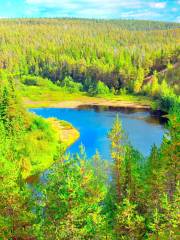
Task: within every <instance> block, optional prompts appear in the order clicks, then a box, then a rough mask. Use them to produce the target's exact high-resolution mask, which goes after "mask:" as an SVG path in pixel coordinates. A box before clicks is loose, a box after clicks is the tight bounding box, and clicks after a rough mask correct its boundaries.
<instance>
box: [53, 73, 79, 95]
mask: <svg viewBox="0 0 180 240" xmlns="http://www.w3.org/2000/svg"><path fill="white" fill-rule="evenodd" d="M57 85H58V86H60V87H64V88H65V89H66V90H68V91H69V92H70V93H75V92H80V91H82V90H83V85H82V84H81V83H77V82H74V80H73V78H72V77H70V76H69V77H65V78H64V79H63V80H62V81H60V80H58V81H57Z"/></svg>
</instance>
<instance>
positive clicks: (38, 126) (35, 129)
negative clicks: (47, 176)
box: [23, 115, 79, 178]
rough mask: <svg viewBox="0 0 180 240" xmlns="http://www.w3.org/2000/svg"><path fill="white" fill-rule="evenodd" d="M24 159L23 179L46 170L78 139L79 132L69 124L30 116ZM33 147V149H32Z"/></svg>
mask: <svg viewBox="0 0 180 240" xmlns="http://www.w3.org/2000/svg"><path fill="white" fill-rule="evenodd" d="M26 137H27V142H28V145H27V146H26V153H27V154H26V156H27V158H26V159H23V161H24V168H23V169H24V171H23V178H27V177H29V176H32V175H35V174H38V173H40V172H43V171H44V170H46V169H48V168H49V167H50V166H51V165H52V164H53V163H54V162H55V161H56V160H58V159H59V158H60V156H61V154H62V153H64V151H65V150H66V149H67V147H69V146H70V145H71V144H73V143H74V142H75V141H76V140H77V139H78V137H79V132H78V131H77V130H76V129H75V128H74V127H73V126H72V125H71V124H69V123H66V122H64V121H63V122H62V121H58V120H57V119H47V120H45V119H43V118H41V117H38V116H36V115H31V123H30V127H29V129H28V131H27V134H26ZM32 146H33V147H32Z"/></svg>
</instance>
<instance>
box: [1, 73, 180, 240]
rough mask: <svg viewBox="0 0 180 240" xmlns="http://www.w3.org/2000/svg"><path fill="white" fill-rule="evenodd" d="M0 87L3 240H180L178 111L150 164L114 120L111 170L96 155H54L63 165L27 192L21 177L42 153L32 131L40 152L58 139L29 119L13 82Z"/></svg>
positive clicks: (4, 80) (6, 81)
mask: <svg viewBox="0 0 180 240" xmlns="http://www.w3.org/2000/svg"><path fill="white" fill-rule="evenodd" d="M1 83H3V84H1V88H0V106H1V108H0V179H1V181H0V238H1V239H22V240H29V239H32V240H33V239H34V240H35V239H38V240H39V239H62V240H64V239H67V240H68V239H114V240H115V239H129V240H130V239H137V240H138V239H178V230H179V218H178V211H179V210H178V209H179V157H180V156H179V152H180V149H179V138H180V118H179V117H180V113H179V109H178V108H177V109H175V108H173V109H171V112H170V113H169V127H168V133H167V135H165V136H164V140H163V143H162V146H161V147H160V149H158V148H157V147H156V146H153V147H152V151H151V154H150V156H149V157H148V158H146V159H145V158H144V157H143V156H142V155H141V153H139V152H138V151H136V150H135V149H134V148H133V147H132V146H131V144H130V143H129V141H128V138H127V136H126V134H125V133H124V132H123V129H122V126H121V122H120V119H118V117H117V119H116V120H115V122H114V124H113V126H112V129H111V130H110V132H109V134H108V137H109V140H110V142H111V156H112V160H113V161H112V163H107V162H105V161H103V160H102V159H101V158H100V156H99V154H98V152H97V153H96V155H95V156H94V157H93V158H92V159H87V157H86V154H85V149H84V148H83V146H81V147H80V152H79V154H76V155H75V156H72V157H71V158H69V159H67V158H66V157H65V156H63V155H61V156H59V155H57V157H58V156H59V159H60V161H58V162H57V163H56V164H55V165H54V166H52V168H51V169H50V171H49V173H48V175H45V176H44V180H43V182H40V183H37V184H35V185H33V186H32V187H30V186H28V184H27V182H26V180H25V179H24V178H23V176H22V172H23V171H24V168H26V166H27V164H25V163H26V160H27V158H29V156H32V157H35V156H36V154H37V152H36V144H37V143H36V144H35V142H34V141H33V142H32V141H31V138H30V137H29V136H30V135H31V131H32V130H33V131H34V130H35V135H34V136H33V139H34V138H35V136H37V139H38V142H39V145H38V146H39V149H38V150H39V151H40V150H41V151H42V150H43V145H44V138H48V139H49V143H48V144H50V142H52V141H53V139H54V137H52V136H51V132H46V129H49V128H48V126H47V125H45V126H44V122H41V121H39V120H34V121H33V124H32V121H30V120H29V116H28V114H27V113H26V112H25V110H23V109H22V106H20V102H19V100H18V97H17V94H16V89H15V85H14V80H13V79H11V78H8V77H7V78H5V77H3V76H1ZM29 121H30V123H29ZM44 131H45V136H44V135H42V133H43V132H44ZM29 134H30V135H29ZM36 134H37V135H36ZM47 147H48V145H45V148H47ZM29 149H31V152H29ZM48 151H52V149H48ZM40 153H41V152H40ZM59 154H60V152H59ZM34 159H35V158H34Z"/></svg>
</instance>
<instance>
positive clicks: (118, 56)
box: [0, 19, 180, 91]
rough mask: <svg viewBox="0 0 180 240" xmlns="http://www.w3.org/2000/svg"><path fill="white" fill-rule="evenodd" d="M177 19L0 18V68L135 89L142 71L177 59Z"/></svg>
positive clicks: (149, 71)
mask: <svg viewBox="0 0 180 240" xmlns="http://www.w3.org/2000/svg"><path fill="white" fill-rule="evenodd" d="M179 26H180V25H179V24H178V23H171V24H170V23H161V22H148V21H124V20H122V21H121V20H117V21H115V20H111V21H106V20H80V19H14V20H1V21H0V50H1V58H0V68H2V69H8V71H10V72H12V73H14V74H17V75H27V74H31V75H36V76H42V77H47V78H49V79H51V80H52V81H53V82H56V81H62V80H63V79H64V78H65V77H72V79H73V80H74V81H76V82H80V83H82V85H83V86H84V90H86V91H88V89H89V88H91V87H92V85H93V84H96V83H97V82H98V81H102V82H103V83H105V84H106V85H107V86H108V87H109V88H110V89H112V90H113V89H115V90H118V89H119V88H127V89H128V90H129V91H134V88H136V91H137V87H136V86H137V85H138V91H141V89H142V87H143V80H144V78H145V77H146V76H148V75H151V74H153V72H154V71H155V70H157V71H159V70H161V69H163V68H165V67H166V66H167V65H168V64H174V63H176V62H177V61H178V60H179V52H180V49H179V44H178V43H179V39H180V29H179Z"/></svg>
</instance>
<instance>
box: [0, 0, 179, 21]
mask: <svg viewBox="0 0 180 240" xmlns="http://www.w3.org/2000/svg"><path fill="white" fill-rule="evenodd" d="M179 12H180V0H147V1H144V0H129V1H128V2H127V1H126V0H121V1H119V0H111V1H110V0H77V1H73V0H64V1H63V2H62V1H59V0H9V1H5V0H1V5H0V18H1V19H14V18H70V19H72V18H74V19H90V20H91V19H92V20H93V19H95V20H145V21H160V22H175V23H180V15H179Z"/></svg>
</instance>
